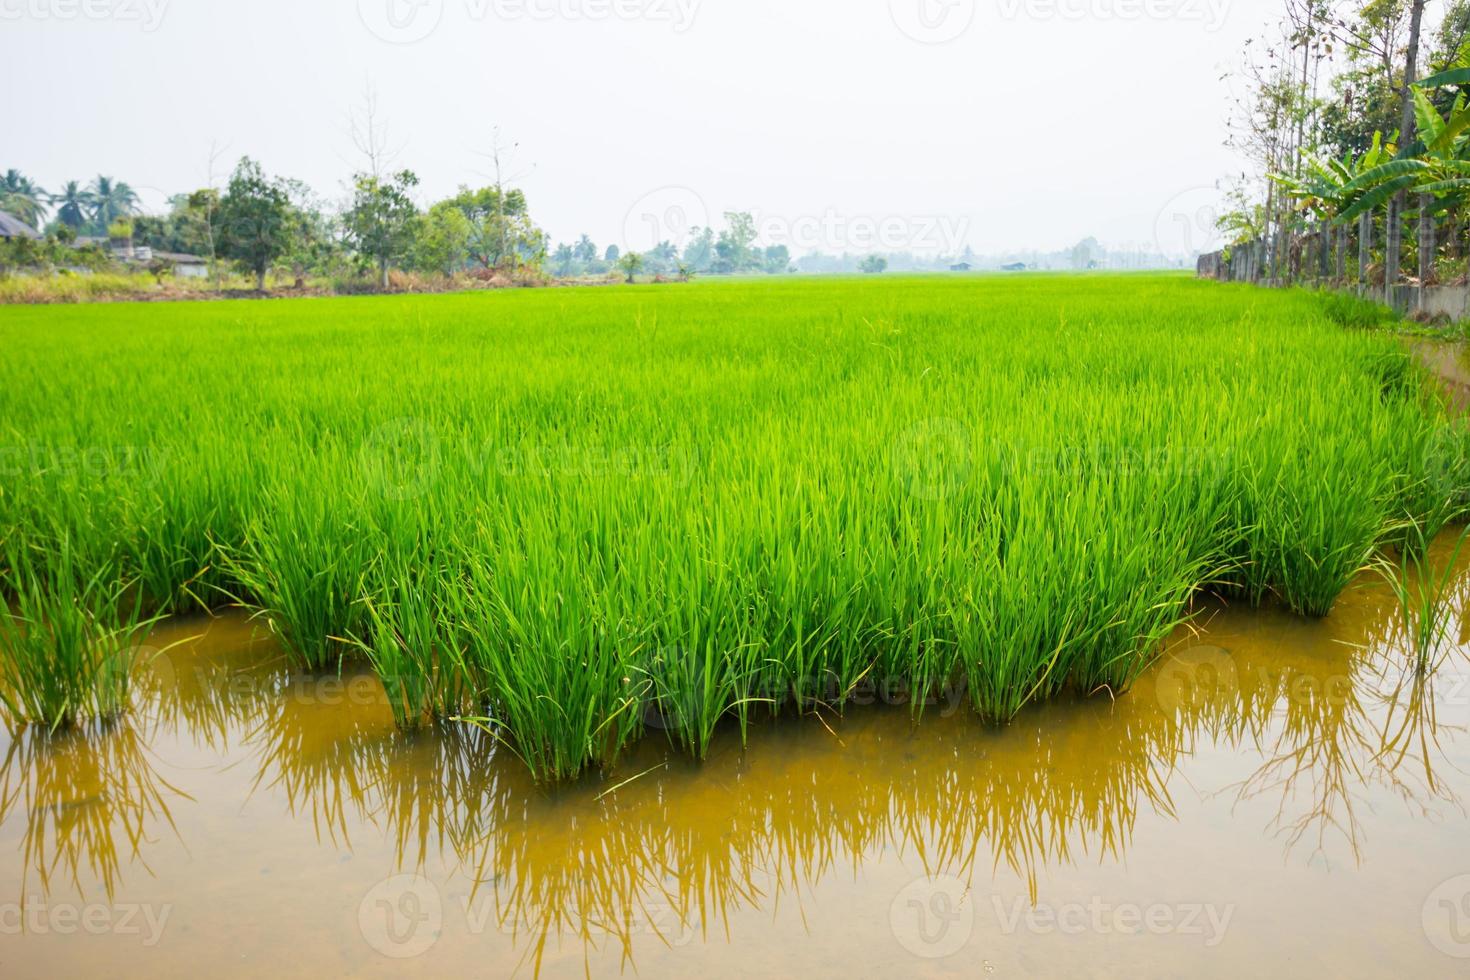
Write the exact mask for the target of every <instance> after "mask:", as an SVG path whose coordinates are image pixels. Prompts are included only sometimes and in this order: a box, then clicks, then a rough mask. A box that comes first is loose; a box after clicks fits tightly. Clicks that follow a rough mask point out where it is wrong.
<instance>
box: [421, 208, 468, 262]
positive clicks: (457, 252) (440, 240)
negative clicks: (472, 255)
mask: <svg viewBox="0 0 1470 980" xmlns="http://www.w3.org/2000/svg"><path fill="white" fill-rule="evenodd" d="M470 234H471V226H470V220H469V219H468V218H466V217H465V216H464V212H462V211H460V210H459V208H457V207H455V206H454V204H453V203H451V202H449V201H440V202H439V203H438V204H436V205H434V206H433V207H431V208H430V209H429V213H428V214H426V215H424V216H423V218H422V219H420V221H419V223H418V229H417V234H416V235H415V238H414V245H413V262H414V265H415V266H416V267H417V268H418V269H419V270H420V271H422V272H433V273H441V274H443V275H446V276H450V275H453V274H454V273H456V272H458V271H459V270H460V269H462V268H463V267H464V264H465V260H466V259H468V258H469V244H470Z"/></svg>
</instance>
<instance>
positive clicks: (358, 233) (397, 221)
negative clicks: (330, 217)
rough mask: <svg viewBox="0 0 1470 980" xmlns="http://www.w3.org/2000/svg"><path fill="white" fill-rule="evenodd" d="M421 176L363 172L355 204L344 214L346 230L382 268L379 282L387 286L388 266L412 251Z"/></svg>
mask: <svg viewBox="0 0 1470 980" xmlns="http://www.w3.org/2000/svg"><path fill="white" fill-rule="evenodd" d="M418 183H419V179H418V177H417V176H416V175H415V174H414V173H413V172H412V171H410V170H404V171H401V172H399V173H396V174H393V175H391V176H390V177H388V178H386V179H385V178H380V177H374V176H371V175H369V174H359V175H358V177H357V179H356V181H355V182H354V186H353V195H352V204H351V206H350V207H349V208H348V209H347V212H346V213H345V214H344V215H343V216H342V225H343V230H344V231H345V232H346V233H347V237H348V240H349V241H350V243H351V244H352V246H353V247H354V248H355V249H357V251H358V252H359V253H360V254H361V255H363V256H365V257H367V258H368V259H370V260H371V261H372V262H373V263H374V264H375V265H376V266H377V268H378V273H379V285H381V286H383V287H385V288H386V287H387V285H388V269H389V267H390V266H392V265H393V264H394V263H396V262H398V261H400V260H401V259H403V258H404V257H405V256H407V255H408V254H409V251H410V250H411V249H412V248H413V241H414V232H415V231H416V230H417V226H418V216H419V212H418V207H417V206H416V205H415V204H414V203H413V196H412V195H413V189H414V188H415V187H417V186H418Z"/></svg>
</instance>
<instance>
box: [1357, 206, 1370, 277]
mask: <svg viewBox="0 0 1470 980" xmlns="http://www.w3.org/2000/svg"><path fill="white" fill-rule="evenodd" d="M1372 263H1373V212H1372V211H1364V212H1363V213H1362V214H1360V215H1358V285H1359V286H1366V285H1368V266H1369V265H1371V264H1372Z"/></svg>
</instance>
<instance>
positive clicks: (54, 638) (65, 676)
mask: <svg viewBox="0 0 1470 980" xmlns="http://www.w3.org/2000/svg"><path fill="white" fill-rule="evenodd" d="M4 547H5V548H6V549H7V550H6V551H5V553H4V556H3V559H0V596H4V597H9V598H10V603H11V608H10V609H7V608H5V607H4V605H3V604H0V709H3V715H4V718H5V721H6V723H7V724H8V725H9V726H10V727H12V728H16V727H20V726H24V725H28V724H35V725H41V726H44V727H46V728H49V729H52V730H55V729H58V728H65V727H68V726H70V725H72V724H74V723H76V722H78V721H82V720H86V719H94V718H100V719H106V718H111V717H113V716H114V715H117V714H118V713H120V712H121V711H123V710H124V709H125V708H126V707H127V704H128V690H129V687H130V685H131V678H132V671H133V669H134V667H135V666H137V659H138V656H139V654H138V644H139V643H141V642H142V640H143V638H144V636H145V635H146V634H147V631H148V629H149V627H150V626H151V622H150V621H148V620H145V619H144V617H143V615H142V612H141V608H140V605H139V597H138V596H137V595H136V593H135V595H134V598H133V599H132V601H131V602H130V601H129V600H128V599H127V593H128V591H129V589H128V585H127V583H126V582H124V581H120V580H119V579H118V578H117V576H116V574H115V569H114V567H113V566H112V565H111V564H110V563H108V562H106V561H103V562H101V563H98V564H96V565H94V566H92V567H89V568H84V567H80V565H79V562H78V556H77V555H76V553H75V550H74V548H73V546H72V543H71V539H70V537H69V536H67V535H62V536H61V537H60V538H59V540H55V541H52V542H51V543H50V544H49V546H48V548H47V550H46V554H45V555H44V556H42V555H38V554H36V553H35V552H34V550H30V549H26V548H25V547H23V546H22V545H21V544H20V536H19V534H18V533H16V532H14V531H12V532H11V535H10V537H9V539H8V540H7V541H6V542H5V545H4Z"/></svg>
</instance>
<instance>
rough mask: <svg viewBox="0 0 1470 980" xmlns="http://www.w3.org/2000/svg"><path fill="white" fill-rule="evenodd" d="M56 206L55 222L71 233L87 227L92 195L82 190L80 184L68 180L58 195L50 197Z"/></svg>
mask: <svg viewBox="0 0 1470 980" xmlns="http://www.w3.org/2000/svg"><path fill="white" fill-rule="evenodd" d="M51 203H52V204H54V205H56V220H57V221H60V222H61V223H62V224H64V225H66V226H67V227H68V228H70V229H72V230H73V231H80V230H81V229H83V228H85V227H86V226H87V221H88V218H87V216H88V215H89V214H91V212H92V195H91V194H90V193H88V192H87V191H86V190H84V189H83V188H82V185H81V182H79V181H75V180H69V181H67V182H66V184H65V185H63V186H62V188H61V192H60V193H59V194H53V195H52V196H51Z"/></svg>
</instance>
